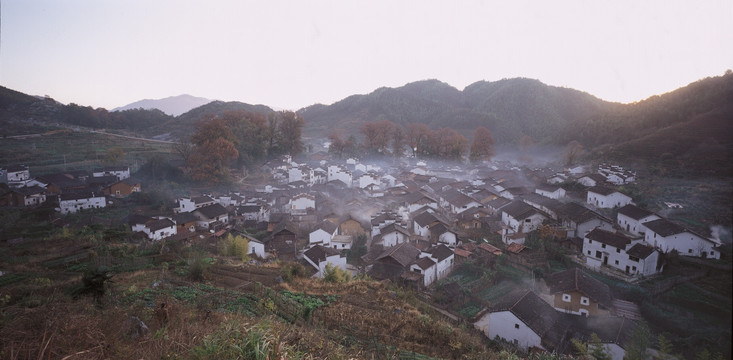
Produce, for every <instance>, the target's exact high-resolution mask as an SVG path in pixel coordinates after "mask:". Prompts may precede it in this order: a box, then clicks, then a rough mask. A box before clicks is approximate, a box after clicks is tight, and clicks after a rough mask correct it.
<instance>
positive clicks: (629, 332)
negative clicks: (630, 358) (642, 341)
mask: <svg viewBox="0 0 733 360" xmlns="http://www.w3.org/2000/svg"><path fill="white" fill-rule="evenodd" d="M638 326H639V325H638V324H637V323H636V322H635V321H633V320H631V319H628V318H624V317H616V316H607V317H606V316H603V317H589V318H588V319H586V321H585V323H584V324H582V326H575V327H574V328H573V332H572V335H571V337H572V338H574V339H579V340H580V341H582V342H585V343H588V342H589V341H590V340H591V336H592V334H596V335H597V336H598V338H599V339H600V340H601V343H600V344H599V345H601V346H603V347H604V348H605V350H606V353H607V354H609V355H611V359H612V360H623V359H624V356H625V355H626V350H627V349H629V347H630V345H631V342H632V341H633V335H634V333H635V332H636V328H637V327H638Z"/></svg>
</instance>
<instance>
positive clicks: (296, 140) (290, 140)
mask: <svg viewBox="0 0 733 360" xmlns="http://www.w3.org/2000/svg"><path fill="white" fill-rule="evenodd" d="M279 118H280V123H279V124H278V126H277V130H278V134H277V135H278V136H277V140H278V143H279V144H280V150H281V151H282V154H290V155H293V156H295V155H298V154H300V153H301V152H303V148H304V147H303V141H302V139H301V134H302V132H303V126H304V125H305V121H303V118H302V117H300V115H298V114H296V113H294V112H292V111H281V112H280V113H279Z"/></svg>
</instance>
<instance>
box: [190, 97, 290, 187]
mask: <svg viewBox="0 0 733 360" xmlns="http://www.w3.org/2000/svg"><path fill="white" fill-rule="evenodd" d="M303 125H304V121H303V119H302V118H301V117H300V116H299V115H298V114H296V113H294V112H292V111H281V112H272V113H269V114H262V113H255V112H245V111H232V112H227V113H223V114H219V115H215V116H206V117H204V119H203V120H201V121H199V122H198V124H197V125H196V130H195V131H194V133H193V135H191V137H190V142H189V143H181V144H178V145H177V146H176V150H177V152H178V153H179V154H180V155H181V156H182V158H183V159H184V161H185V162H186V164H187V166H188V170H189V172H190V176H191V178H192V179H193V180H196V181H202V182H208V183H218V182H224V181H227V180H228V179H229V168H230V167H231V166H237V167H238V168H242V169H243V170H245V169H247V168H252V167H254V166H255V165H258V164H261V163H262V162H264V161H266V160H268V159H271V158H274V157H277V156H279V155H283V154H290V155H297V154H299V153H301V152H302V151H303V141H302V139H301V133H302V129H303Z"/></svg>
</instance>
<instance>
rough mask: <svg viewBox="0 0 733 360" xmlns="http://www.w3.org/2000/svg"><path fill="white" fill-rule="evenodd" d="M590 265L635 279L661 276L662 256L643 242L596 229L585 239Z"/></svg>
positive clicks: (585, 253)
mask: <svg viewBox="0 0 733 360" xmlns="http://www.w3.org/2000/svg"><path fill="white" fill-rule="evenodd" d="M583 255H585V258H586V266H588V267H589V268H592V269H599V268H600V267H601V266H608V267H611V268H614V269H616V270H619V271H622V272H624V273H626V274H627V275H632V276H650V275H654V274H656V273H658V272H659V271H658V270H657V262H658V261H659V253H658V252H657V251H656V250H654V248H653V247H651V246H648V245H647V244H644V242H643V241H642V240H632V239H630V238H628V237H626V236H624V235H622V234H619V233H614V232H610V231H606V230H601V229H595V230H593V231H591V232H589V233H588V234H586V235H585V238H584V239H583Z"/></svg>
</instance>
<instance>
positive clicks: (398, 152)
mask: <svg viewBox="0 0 733 360" xmlns="http://www.w3.org/2000/svg"><path fill="white" fill-rule="evenodd" d="M406 144H407V135H406V134H405V128H403V127H402V126H400V125H397V124H392V155H394V156H395V157H402V155H404V153H405V145H406Z"/></svg>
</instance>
